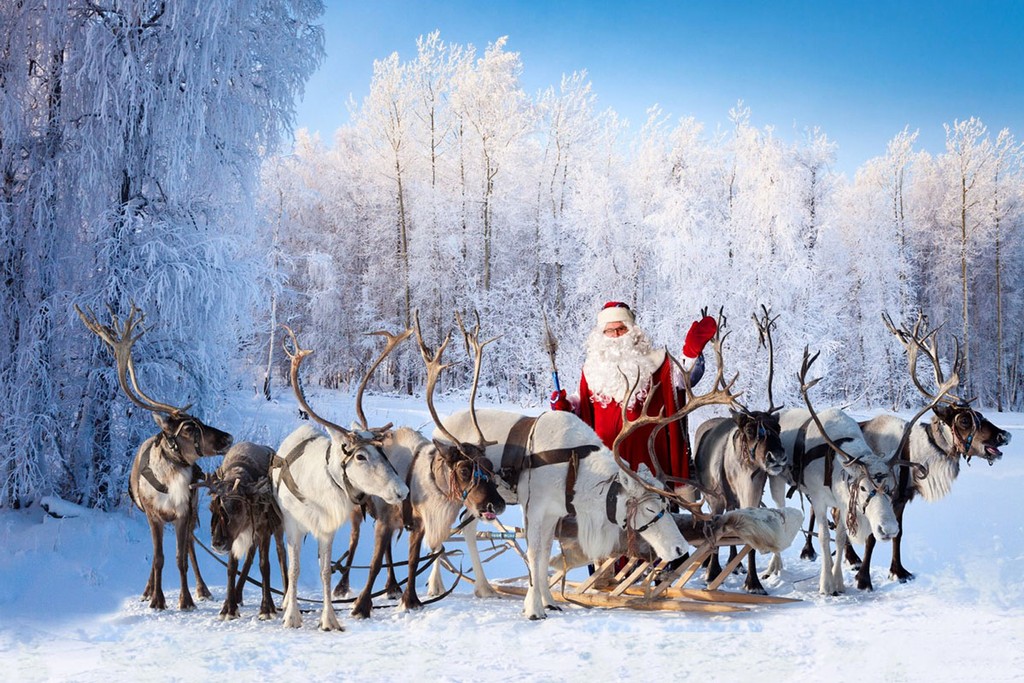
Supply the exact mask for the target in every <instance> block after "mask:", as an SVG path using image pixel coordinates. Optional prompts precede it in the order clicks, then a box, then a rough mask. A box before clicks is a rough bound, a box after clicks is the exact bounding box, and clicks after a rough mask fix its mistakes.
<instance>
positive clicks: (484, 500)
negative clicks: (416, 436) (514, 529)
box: [434, 439, 505, 520]
mask: <svg viewBox="0 0 1024 683" xmlns="http://www.w3.org/2000/svg"><path fill="white" fill-rule="evenodd" d="M434 447H435V448H436V449H437V453H438V456H440V458H441V461H442V462H443V463H444V465H445V466H446V468H447V470H448V495H449V496H450V497H451V498H452V499H453V500H457V501H460V502H461V503H462V504H463V505H465V506H466V509H467V510H469V512H470V514H472V515H473V516H474V517H476V518H478V519H480V518H483V519H488V520H491V519H495V518H496V517H497V516H498V515H500V514H501V513H503V512H504V511H505V499H504V498H502V497H501V493H499V492H498V487H497V485H496V484H495V478H494V472H493V470H492V468H491V461H490V460H488V459H487V457H486V456H485V455H484V450H483V449H482V448H481V447H479V446H477V445H475V444H467V443H461V444H459V445H458V446H456V445H453V444H451V443H448V442H446V441H439V440H437V439H435V440H434Z"/></svg>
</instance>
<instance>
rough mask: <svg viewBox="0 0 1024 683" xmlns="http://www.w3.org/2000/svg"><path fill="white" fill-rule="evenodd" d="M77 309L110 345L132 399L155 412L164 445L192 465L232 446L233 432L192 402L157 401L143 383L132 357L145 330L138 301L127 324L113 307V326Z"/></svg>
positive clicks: (121, 381)
mask: <svg viewBox="0 0 1024 683" xmlns="http://www.w3.org/2000/svg"><path fill="white" fill-rule="evenodd" d="M75 311H76V312H77V313H78V317H80V318H81V319H82V322H83V323H85V326H86V327H88V328H89V329H90V330H91V331H92V332H93V334H95V335H96V336H97V337H99V338H100V339H102V340H103V341H104V342H105V343H106V344H107V346H109V347H110V350H111V351H112V352H113V354H114V360H115V362H116V364H117V381H118V384H119V385H120V386H121V391H123V392H124V394H125V396H127V397H128V399H129V400H130V401H131V402H132V403H134V404H135V405H137V406H139V407H140V408H143V409H145V410H148V411H149V412H151V413H152V414H153V420H154V421H155V422H156V424H157V426H158V427H159V428H160V435H161V438H162V441H163V443H164V445H166V446H167V447H168V448H169V449H170V450H171V451H172V452H173V453H174V454H175V455H176V456H177V458H178V459H179V460H181V461H182V462H184V463H187V464H189V465H192V464H195V462H196V460H198V459H199V458H201V457H203V456H209V455H218V454H220V453H224V452H225V451H227V450H228V448H230V447H231V441H232V437H231V435H230V434H228V433H227V432H224V431H221V430H220V429H217V428H215V427H211V426H209V425H207V424H206V423H204V422H203V421H202V420H200V419H199V418H197V417H195V416H193V415H190V414H189V413H188V409H189V408H191V405H186V406H183V407H177V406H172V405H170V404H168V403H162V402H160V401H155V400H153V399H152V398H150V397H149V396H147V395H146V393H145V392H144V391H142V389H141V388H140V387H139V383H138V377H137V376H136V373H135V362H134V361H133V360H132V346H133V345H134V344H135V342H137V341H138V340H139V339H140V338H141V337H142V335H143V334H145V330H144V329H142V323H143V321H144V320H145V317H146V314H145V313H143V312H142V311H141V310H140V309H139V308H138V307H136V306H135V304H134V303H133V304H132V305H131V311H130V312H129V313H128V317H127V318H126V319H125V321H124V324H123V325H122V324H121V322H120V320H119V319H118V317H117V316H116V315H115V314H114V312H113V310H111V311H110V318H111V324H110V325H109V326H107V325H102V324H100V322H99V321H98V320H97V319H96V315H95V314H94V313H93V312H92V311H91V310H88V309H86V311H82V309H80V308H79V307H78V306H77V305H76V306H75ZM136 330H138V331H137V332H136Z"/></svg>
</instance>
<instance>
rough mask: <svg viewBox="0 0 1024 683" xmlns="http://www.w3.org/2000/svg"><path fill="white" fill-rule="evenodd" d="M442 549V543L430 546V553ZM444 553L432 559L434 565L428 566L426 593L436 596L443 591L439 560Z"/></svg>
mask: <svg viewBox="0 0 1024 683" xmlns="http://www.w3.org/2000/svg"><path fill="white" fill-rule="evenodd" d="M443 549H444V546H443V545H439V546H438V547H436V548H431V549H430V552H431V553H438V552H440V551H442V550H443ZM443 558H444V555H438V556H437V558H436V559H435V560H434V566H433V567H431V568H430V578H429V579H427V595H429V596H430V597H436V596H438V595H441V594H442V593H444V580H443V579H442V577H441V560H442V559H443Z"/></svg>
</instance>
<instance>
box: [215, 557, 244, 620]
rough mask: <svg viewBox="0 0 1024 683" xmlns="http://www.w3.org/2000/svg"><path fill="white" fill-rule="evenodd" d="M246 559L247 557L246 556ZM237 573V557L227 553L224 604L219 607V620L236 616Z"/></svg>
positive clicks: (235, 617)
mask: <svg viewBox="0 0 1024 683" xmlns="http://www.w3.org/2000/svg"><path fill="white" fill-rule="evenodd" d="M247 559H248V558H247ZM237 575H238V558H237V557H235V554H234V553H231V554H230V555H228V588H227V595H226V596H225V597H224V606H223V607H221V609H220V619H221V621H227V620H230V619H237V618H238V587H237V586H236V585H235V577H236V576H237Z"/></svg>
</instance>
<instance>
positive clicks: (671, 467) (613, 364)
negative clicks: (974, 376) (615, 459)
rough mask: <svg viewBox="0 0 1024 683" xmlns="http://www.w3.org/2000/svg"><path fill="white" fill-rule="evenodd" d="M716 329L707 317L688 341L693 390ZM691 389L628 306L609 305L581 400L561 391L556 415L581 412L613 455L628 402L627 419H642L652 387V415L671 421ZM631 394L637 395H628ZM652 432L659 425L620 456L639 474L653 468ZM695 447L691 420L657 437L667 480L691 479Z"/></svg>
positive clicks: (554, 401) (642, 432) (555, 397)
mask: <svg viewBox="0 0 1024 683" xmlns="http://www.w3.org/2000/svg"><path fill="white" fill-rule="evenodd" d="M717 329H718V326H717V324H716V323H715V319H714V318H712V317H710V316H705V317H704V318H702V319H701V320H698V321H697V322H694V323H693V324H692V325H691V326H690V330H689V332H687V334H686V340H685V342H684V344H683V349H682V351H683V353H682V358H681V364H682V366H683V370H684V371H685V372H687V373H689V375H690V378H689V381H690V386H693V385H694V384H696V383H697V382H698V381H699V380H700V378H701V376H702V375H703V372H704V364H703V357H702V352H703V350H704V347H705V345H706V344H707V343H708V341H710V339H711V338H712V337H714V336H715V332H716V331H717ZM626 378H628V383H627V379H626ZM638 378H639V381H637V379H638ZM684 382H685V380H684V378H683V376H682V373H681V372H679V370H678V368H676V366H675V365H674V364H673V363H672V362H671V361H670V360H669V358H668V353H667V352H666V350H665V348H663V347H662V348H655V347H654V345H653V343H652V342H651V338H650V337H649V336H648V335H647V333H646V332H644V331H643V330H642V329H641V328H640V327H639V326H638V325H637V324H636V317H635V316H634V315H633V311H632V310H630V308H629V306H628V305H626V304H625V303H622V302H621V301H609V302H608V303H606V304H605V305H604V307H603V308H602V309H601V310H600V312H598V314H597V325H596V326H595V327H594V330H593V331H592V332H591V333H590V336H589V337H588V338H587V355H586V359H585V360H584V362H583V375H582V377H581V378H580V390H579V393H578V394H576V395H573V396H571V397H567V396H566V393H565V390H562V391H556V392H554V393H553V394H552V395H551V409H552V410H566V411H572V412H574V413H576V414H577V415H578V416H579V417H580V418H581V419H582V420H583V421H584V422H586V423H587V424H588V425H590V426H591V427H592V428H593V429H594V431H595V432H597V434H598V436H600V437H601V441H603V442H604V444H605V445H606V446H608V447H609V448H611V446H612V442H614V441H615V437H616V436H618V434H619V431H620V430H621V429H622V405H623V403H625V404H626V406H627V411H626V414H627V417H628V418H629V419H631V420H633V419H636V418H637V417H639V416H640V411H641V410H642V409H643V406H644V401H645V400H646V399H647V395H648V393H650V392H651V391H652V387H653V391H654V395H653V396H651V397H650V399H651V400H650V403H649V404H648V408H647V414H648V415H657V414H659V413H660V414H662V415H669V414H671V413H673V412H675V411H676V410H677V409H679V408H680V407H681V406H682V405H683V403H684V401H685V397H686V394H685V390H684V386H685V384H684ZM627 384H628V385H629V386H627ZM634 385H635V386H634ZM627 391H631V395H629V396H626V392H627ZM653 429H654V426H653V425H649V426H646V427H641V428H640V429H637V430H636V431H635V432H633V433H632V434H630V436H629V437H628V438H627V439H626V440H625V441H624V442H623V443H622V444H620V446H619V454H620V455H621V456H622V458H623V459H624V460H626V461H627V462H628V463H629V465H630V467H632V468H633V469H634V470H636V469H637V468H638V467H639V466H640V465H641V464H645V465H647V466H648V467H651V458H650V454H649V452H648V443H647V442H648V438H649V437H650V434H651V431H652V430H653ZM688 441H689V439H688V438H687V434H686V426H685V421H676V422H672V423H670V424H669V425H668V426H666V427H665V428H663V429H661V430H660V431H659V432H658V435H657V436H656V437H655V441H654V452H655V454H656V456H657V458H658V463H659V464H660V465H661V470H662V471H663V472H664V473H665V474H666V475H668V476H670V477H677V478H683V479H689V477H690V455H689V443H688Z"/></svg>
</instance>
